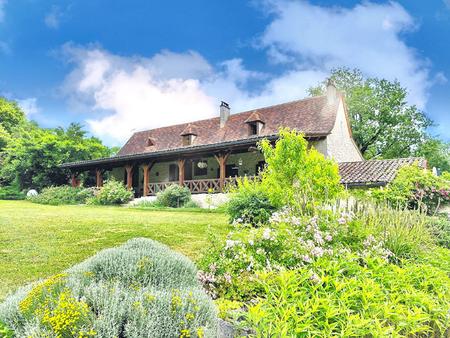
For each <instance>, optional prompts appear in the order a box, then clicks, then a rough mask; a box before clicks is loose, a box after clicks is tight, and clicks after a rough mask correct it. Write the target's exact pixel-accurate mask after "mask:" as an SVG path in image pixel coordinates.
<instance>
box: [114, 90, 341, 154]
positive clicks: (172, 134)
mask: <svg viewBox="0 0 450 338" xmlns="http://www.w3.org/2000/svg"><path fill="white" fill-rule="evenodd" d="M339 102H340V101H339V100H335V102H333V103H331V104H330V103H328V102H327V98H326V96H317V97H312V98H307V99H303V100H298V101H293V102H288V103H283V104H279V105H274V106H270V107H266V108H259V109H255V110H251V111H247V112H243V113H238V114H232V115H230V117H229V119H228V121H227V122H226V123H225V126H224V127H223V128H220V118H219V117H215V118H211V119H207V120H202V121H196V122H190V123H183V124H178V125H174V126H169V127H162V128H157V129H152V130H146V131H141V132H137V133H135V134H133V136H131V138H130V139H129V140H128V142H127V143H126V144H125V145H124V146H123V147H122V149H120V151H119V153H118V155H119V156H122V155H131V154H140V153H152V152H157V151H162V150H169V149H177V148H180V147H183V141H182V137H181V136H180V135H181V134H184V133H186V132H187V131H190V132H192V131H195V134H197V137H196V138H195V141H194V143H193V145H192V146H200V145H207V144H215V143H223V142H229V141H238V140H243V139H249V138H251V137H252V136H249V135H248V128H247V126H246V124H245V121H247V120H248V119H249V118H250V117H251V116H252V115H253V117H255V115H256V116H257V117H258V119H260V120H263V121H264V123H265V124H264V127H263V128H262V130H261V133H260V136H265V135H273V134H276V133H277V132H278V129H279V128H280V127H288V128H292V129H297V130H298V131H301V132H303V133H304V134H305V136H307V137H308V136H309V137H314V136H325V135H328V134H329V133H330V132H331V130H332V129H333V126H334V123H335V119H336V113H337V110H338V105H339ZM253 117H252V118H253ZM149 137H151V138H152V140H154V143H153V145H152V146H148V142H147V140H148V139H149Z"/></svg>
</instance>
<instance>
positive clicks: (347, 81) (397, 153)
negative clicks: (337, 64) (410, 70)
mask: <svg viewBox="0 0 450 338" xmlns="http://www.w3.org/2000/svg"><path fill="white" fill-rule="evenodd" d="M330 79H331V80H332V81H333V82H334V83H335V85H336V87H337V89H338V90H340V91H342V92H343V93H344V95H345V98H346V102H347V107H348V112H349V116H350V120H351V125H352V130H353V137H354V139H355V141H356V143H357V144H358V147H359V149H360V151H361V153H362V154H363V155H364V157H365V158H373V157H381V158H395V157H407V156H411V155H414V154H415V152H416V151H417V149H418V147H419V145H420V144H422V143H423V142H425V141H426V140H427V138H428V135H427V132H426V129H427V128H428V127H429V126H431V125H432V121H431V120H430V119H429V118H427V116H426V115H425V114H424V113H423V112H422V111H420V110H419V109H418V108H417V107H416V106H414V105H409V104H408V103H407V101H406V96H407V90H406V89H405V88H404V87H402V86H401V85H400V83H399V82H398V81H388V80H385V79H378V78H365V77H364V76H363V74H362V73H361V71H359V70H357V69H354V70H350V69H348V68H338V69H335V70H333V71H332V73H331V76H330ZM325 88H326V83H325V81H324V82H323V83H320V84H319V85H318V86H316V87H312V88H310V89H309V94H310V95H312V96H314V95H322V94H323V93H324V92H325Z"/></svg>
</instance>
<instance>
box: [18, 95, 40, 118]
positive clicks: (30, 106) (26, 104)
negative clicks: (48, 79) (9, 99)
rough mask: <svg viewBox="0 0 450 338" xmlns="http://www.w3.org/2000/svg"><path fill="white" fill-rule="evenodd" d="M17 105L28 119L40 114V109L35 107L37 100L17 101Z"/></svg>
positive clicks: (31, 98)
mask: <svg viewBox="0 0 450 338" xmlns="http://www.w3.org/2000/svg"><path fill="white" fill-rule="evenodd" d="M17 103H18V105H19V107H20V108H21V109H22V110H23V112H24V113H25V115H27V117H28V118H30V117H31V116H32V115H36V114H37V113H39V112H40V109H39V107H38V105H37V98H35V97H30V98H26V99H21V100H17Z"/></svg>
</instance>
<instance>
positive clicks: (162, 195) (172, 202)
mask: <svg viewBox="0 0 450 338" xmlns="http://www.w3.org/2000/svg"><path fill="white" fill-rule="evenodd" d="M156 200H157V202H158V204H159V205H161V206H163V207H170V208H181V207H183V206H184V205H185V204H186V203H188V202H190V201H191V192H190V190H189V189H188V188H187V187H182V186H180V185H178V184H174V185H171V186H168V187H167V188H166V189H165V190H164V191H161V192H159V193H158V195H157V199H156Z"/></svg>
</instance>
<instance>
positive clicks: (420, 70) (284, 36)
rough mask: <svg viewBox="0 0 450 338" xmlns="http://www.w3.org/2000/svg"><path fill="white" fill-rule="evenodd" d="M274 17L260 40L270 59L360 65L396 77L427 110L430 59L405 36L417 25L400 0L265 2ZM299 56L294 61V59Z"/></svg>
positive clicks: (325, 68) (321, 65)
mask: <svg viewBox="0 0 450 338" xmlns="http://www.w3.org/2000/svg"><path fill="white" fill-rule="evenodd" d="M265 5H266V6H265V8H266V10H267V11H268V12H269V13H270V14H271V15H272V16H273V20H272V22H271V23H270V24H269V25H268V27H267V28H266V30H265V32H264V33H263V34H262V36H261V38H260V43H261V45H262V46H263V47H265V48H267V49H268V57H269V59H274V62H281V61H283V59H284V60H286V61H287V62H290V63H291V65H292V63H293V62H294V63H297V64H301V65H303V66H308V67H315V68H317V69H320V70H322V71H324V72H328V71H330V70H331V69H332V68H333V67H339V66H347V67H351V68H353V67H354V68H359V69H360V70H361V71H363V72H364V73H365V74H366V75H369V76H377V77H383V78H387V79H391V80H393V79H398V80H399V81H400V82H401V83H402V84H403V85H404V86H406V87H407V88H408V89H409V91H410V92H409V96H408V99H409V101H410V102H411V103H414V104H417V105H418V106H419V107H420V108H424V107H425V105H426V101H427V92H428V89H429V87H430V85H431V82H430V78H429V70H428V62H427V60H425V59H423V58H421V57H420V56H419V55H418V54H417V52H416V51H415V50H414V49H412V48H410V47H408V46H407V45H406V43H405V42H404V41H403V39H402V34H403V33H405V32H411V31H413V30H414V29H416V28H417V27H416V25H415V22H414V19H413V18H412V17H411V16H410V15H409V13H408V12H407V11H406V10H405V9H404V8H403V7H402V6H401V5H399V4H398V3H395V2H388V3H384V4H376V3H371V2H363V3H362V4H358V5H356V6H354V7H353V8H341V7H336V6H333V7H321V6H315V5H312V4H310V3H308V2H306V1H299V2H293V1H277V2H275V1H267V2H265ZM293 60H295V61H293Z"/></svg>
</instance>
